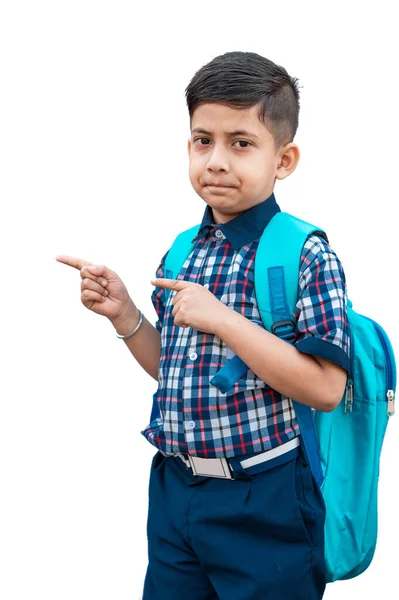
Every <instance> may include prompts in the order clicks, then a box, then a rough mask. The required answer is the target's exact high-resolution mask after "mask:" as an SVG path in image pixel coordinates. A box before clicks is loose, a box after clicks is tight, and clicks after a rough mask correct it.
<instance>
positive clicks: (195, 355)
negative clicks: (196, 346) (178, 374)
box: [190, 352, 198, 360]
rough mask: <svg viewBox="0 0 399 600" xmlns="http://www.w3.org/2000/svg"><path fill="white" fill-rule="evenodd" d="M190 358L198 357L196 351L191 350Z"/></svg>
mask: <svg viewBox="0 0 399 600" xmlns="http://www.w3.org/2000/svg"><path fill="white" fill-rule="evenodd" d="M190 358H191V360H195V359H196V358H198V354H197V353H196V352H191V354H190Z"/></svg>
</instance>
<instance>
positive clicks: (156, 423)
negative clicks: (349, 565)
mask: <svg viewBox="0 0 399 600" xmlns="http://www.w3.org/2000/svg"><path fill="white" fill-rule="evenodd" d="M279 211H280V208H279V206H278V204H277V202H276V200H275V196H274V194H271V196H270V197H269V198H267V199H266V200H265V201H264V202H262V203H261V204H258V205H257V206H254V207H252V208H250V209H248V210H247V211H245V212H244V213H242V214H240V215H239V216H237V217H235V218H234V219H232V220H230V221H228V222H227V223H224V224H215V223H214V221H213V216H212V211H211V209H210V207H209V206H206V208H205V211H204V216H203V219H202V222H201V226H200V229H199V231H198V234H197V235H196V236H195V238H194V239H193V242H195V247H194V249H193V251H192V252H191V254H190V256H189V257H188V258H187V260H186V262H185V264H184V265H183V267H182V269H181V271H180V273H179V275H178V277H177V279H184V280H186V281H191V282H194V283H198V284H200V285H203V286H204V287H206V288H207V289H209V290H210V291H211V292H212V293H213V294H214V295H215V296H216V297H217V298H218V299H219V300H220V301H221V302H223V303H224V304H226V305H227V306H229V307H231V308H232V309H234V310H236V311H237V312H239V313H240V314H242V315H243V316H244V317H246V318H248V319H250V320H251V321H253V322H254V323H255V324H257V325H258V326H259V327H262V328H264V325H263V323H262V320H261V317H260V314H259V311H258V308H257V302H256V296H255V290H254V259H255V254H256V250H257V246H258V243H259V239H260V236H261V234H262V232H263V230H264V229H265V227H267V225H268V223H269V221H270V220H271V218H272V217H273V216H274V215H275V214H276V213H277V212H279ZM166 255H167V253H166V254H165V255H164V256H163V257H162V259H161V262H160V264H159V267H158V269H157V271H156V277H166V276H167V275H166V274H165V272H164V267H165V258H166ZM298 291H299V294H298V302H297V304H296V308H295V314H294V315H293V317H294V320H295V323H296V327H295V339H294V340H293V344H294V345H295V347H296V348H297V349H298V350H299V351H300V352H304V353H307V354H311V355H314V356H319V357H321V358H325V359H327V360H329V361H331V362H334V363H336V364H338V365H340V366H341V367H343V368H344V369H346V370H347V371H348V372H349V370H350V359H349V356H350V337H349V328H348V321H347V315H346V301H347V293H346V282H345V274H344V271H343V268H342V265H341V263H340V261H339V259H338V257H337V256H336V254H335V253H334V251H333V250H332V248H331V247H330V246H329V244H327V242H326V241H325V240H324V239H323V237H321V235H320V236H319V235H316V234H313V235H311V236H309V238H308V240H307V241H306V243H305V246H304V250H303V253H302V256H301V264H300V275H299V281H298ZM176 293H177V292H175V291H173V290H171V291H170V294H169V298H168V300H167V301H166V299H165V298H166V295H165V291H164V289H163V288H160V287H155V288H154V291H153V293H152V302H153V305H154V307H155V310H156V313H157V317H158V320H157V322H156V328H157V330H158V331H159V332H160V334H161V354H160V363H159V380H158V383H159V385H158V390H157V392H156V395H155V401H156V406H157V408H158V413H157V414H156V415H155V417H154V418H153V420H152V422H151V423H149V425H148V426H147V427H146V428H145V429H144V430H143V431H142V433H143V435H144V436H145V437H146V439H147V440H148V441H149V442H150V443H151V444H153V445H154V447H155V448H156V449H157V450H158V452H157V453H156V454H155V456H154V459H153V463H152V467H151V474H150V485H149V511H148V524H147V533H148V554H149V565H148V570H147V574H146V579H145V584H144V596H143V598H144V600H158V599H159V600H169V599H170V600H172V599H173V600H180V599H181V600H183V599H186V598H190V600H212V599H215V600H216V599H219V600H262V599H263V598H265V599H266V598H267V600H284V599H287V600H288V599H290V600H305V599H312V600H313V599H314V600H316V599H319V598H321V597H322V596H323V592H324V589H325V576H324V568H325V565H324V522H325V504H324V500H323V497H322V494H321V491H320V489H319V487H318V485H317V483H316V482H315V480H314V478H313V475H312V472H311V470H310V466H309V464H308V461H307V459H306V456H305V454H304V452H303V450H302V446H301V443H300V442H301V437H300V430H299V426H298V423H297V420H296V417H295V411H294V408H293V404H292V402H291V400H290V399H289V398H287V397H285V396H282V395H281V394H280V393H279V392H277V391H276V390H273V389H272V388H270V387H269V386H268V385H267V384H266V383H265V382H264V381H262V380H261V379H260V378H259V377H258V376H257V375H256V374H255V373H254V372H253V371H252V370H251V369H248V370H247V372H246V373H245V374H244V375H243V376H241V377H240V378H239V379H238V380H237V381H236V382H235V383H234V384H233V385H232V386H231V387H230V389H228V390H227V392H226V391H221V390H220V389H219V388H218V387H217V385H214V384H213V383H212V382H211V381H212V378H213V377H214V375H215V374H216V373H217V372H218V371H219V370H220V369H221V368H222V367H223V366H224V365H225V364H226V363H227V362H228V361H229V360H231V358H232V357H233V356H234V353H233V352H232V351H231V350H230V349H229V348H228V347H227V346H226V344H225V343H224V342H223V340H221V339H220V338H219V337H218V336H216V335H214V334H210V333H204V332H201V331H197V330H195V329H193V328H192V327H187V328H181V327H177V326H175V325H174V317H173V315H172V314H171V313H172V311H173V308H174V307H173V304H172V301H173V298H174V297H175V295H176ZM195 473H197V474H195Z"/></svg>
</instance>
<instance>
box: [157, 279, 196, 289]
mask: <svg viewBox="0 0 399 600" xmlns="http://www.w3.org/2000/svg"><path fill="white" fill-rule="evenodd" d="M151 283H152V285H157V286H158V287H163V288H167V289H169V290H182V289H183V288H185V287H187V286H188V285H192V283H191V282H190V281H184V280H183V279H166V278H164V277H157V278H155V279H151Z"/></svg>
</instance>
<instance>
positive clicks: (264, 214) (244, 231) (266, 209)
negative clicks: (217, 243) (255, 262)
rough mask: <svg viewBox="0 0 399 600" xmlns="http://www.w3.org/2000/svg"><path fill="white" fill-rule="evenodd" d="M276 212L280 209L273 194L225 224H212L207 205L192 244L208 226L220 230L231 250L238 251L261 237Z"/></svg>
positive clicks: (209, 208) (210, 213)
mask: <svg viewBox="0 0 399 600" xmlns="http://www.w3.org/2000/svg"><path fill="white" fill-rule="evenodd" d="M278 212H281V209H280V207H279V205H278V204H277V202H276V199H275V197H274V194H273V193H272V194H271V196H269V198H267V199H266V200H264V201H263V202H261V203H260V204H256V205H255V206H251V208H248V209H247V210H246V211H244V212H243V213H241V214H240V215H238V216H237V217H234V219H231V220H230V221H227V223H214V220H213V213H212V209H211V207H210V206H209V205H207V206H206V208H205V212H204V216H203V219H202V222H201V225H200V228H199V230H198V233H197V235H196V236H195V238H194V239H193V240H192V243H194V242H195V241H196V240H197V239H198V238H199V237H200V236H201V235H202V234H203V230H204V228H206V226H207V225H209V226H210V227H216V228H217V229H220V230H221V231H222V232H223V233H224V235H225V236H226V238H227V239H228V241H229V242H230V244H231V245H232V246H233V248H234V249H235V250H238V249H239V248H242V246H245V245H246V244H249V243H250V242H253V241H254V240H256V238H258V237H259V236H261V235H262V233H263V230H264V229H265V227H266V226H267V224H268V223H269V221H271V219H272V217H274V215H275V214H276V213H278Z"/></svg>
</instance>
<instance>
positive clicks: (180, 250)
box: [164, 224, 201, 304]
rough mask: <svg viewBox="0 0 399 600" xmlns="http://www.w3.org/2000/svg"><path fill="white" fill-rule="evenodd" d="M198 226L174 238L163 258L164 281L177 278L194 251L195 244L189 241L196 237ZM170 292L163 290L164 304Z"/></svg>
mask: <svg viewBox="0 0 399 600" xmlns="http://www.w3.org/2000/svg"><path fill="white" fill-rule="evenodd" d="M200 226H201V224H199V225H194V227H190V229H186V230H185V231H182V232H181V233H179V234H178V235H177V236H176V238H175V241H174V242H173V244H172V246H171V247H170V249H169V251H168V253H167V255H166V258H165V274H164V276H165V278H166V279H176V278H177V276H178V274H179V272H180V270H181V268H182V266H183V265H184V263H185V262H186V260H187V258H188V257H189V256H190V254H191V252H192V251H193V250H194V247H195V242H194V243H192V242H191V240H192V239H193V238H194V237H195V236H196V235H197V233H198V231H199V228H200ZM170 291H171V290H169V289H166V288H164V293H165V299H166V300H165V304H166V301H167V300H168V298H169V294H170Z"/></svg>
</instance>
